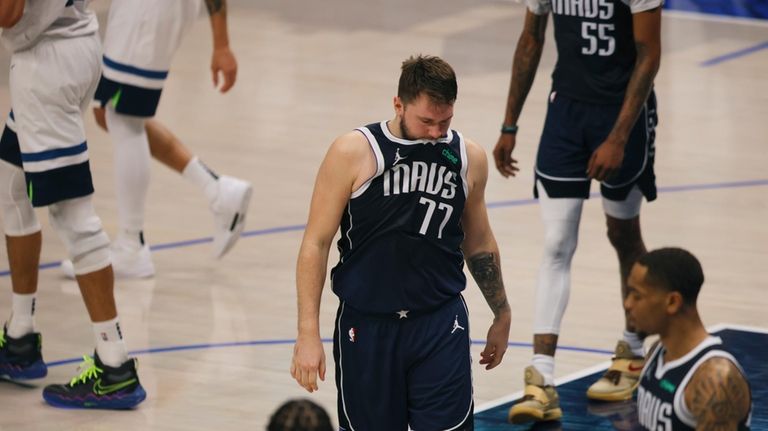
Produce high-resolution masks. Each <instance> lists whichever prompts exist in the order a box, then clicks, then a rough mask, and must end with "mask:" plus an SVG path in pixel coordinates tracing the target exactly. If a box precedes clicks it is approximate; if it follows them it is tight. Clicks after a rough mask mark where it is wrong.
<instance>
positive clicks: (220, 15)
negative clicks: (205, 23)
mask: <svg viewBox="0 0 768 431" xmlns="http://www.w3.org/2000/svg"><path fill="white" fill-rule="evenodd" d="M205 6H206V8H208V15H210V17H211V31H212V33H213V55H212V56H211V73H212V74H213V86H214V87H217V88H219V76H221V79H222V84H221V88H219V91H221V92H222V93H226V92H227V91H229V89H230V88H232V86H233V85H235V80H236V79H237V60H236V59H235V55H234V54H233V53H232V51H231V50H230V49H229V31H228V30H227V0H205Z"/></svg>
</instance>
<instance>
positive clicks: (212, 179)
mask: <svg viewBox="0 0 768 431" xmlns="http://www.w3.org/2000/svg"><path fill="white" fill-rule="evenodd" d="M181 175H182V176H183V177H184V178H186V179H187V180H188V181H189V182H191V183H192V184H194V185H196V186H197V187H198V188H199V189H200V190H202V191H203V193H204V194H205V197H206V198H208V200H212V199H213V197H214V196H213V194H214V193H215V192H216V188H215V187H214V185H215V184H216V180H218V179H219V177H218V176H216V174H215V173H213V171H211V170H210V169H209V168H208V166H206V165H205V164H204V163H203V162H201V161H200V159H198V158H197V157H193V158H192V160H190V161H189V163H187V166H185V167H184V170H183V171H182V173H181Z"/></svg>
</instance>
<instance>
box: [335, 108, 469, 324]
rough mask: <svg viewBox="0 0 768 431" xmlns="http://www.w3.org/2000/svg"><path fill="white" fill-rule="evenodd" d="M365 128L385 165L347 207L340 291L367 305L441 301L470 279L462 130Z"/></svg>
mask: <svg viewBox="0 0 768 431" xmlns="http://www.w3.org/2000/svg"><path fill="white" fill-rule="evenodd" d="M357 130H358V131H359V132H360V133H362V134H363V135H365V137H366V138H367V140H368V142H369V144H370V145H371V149H372V151H373V153H374V154H375V156H376V164H377V169H376V173H375V174H374V176H373V177H372V178H371V179H369V180H368V181H367V182H366V183H365V184H363V185H362V186H361V187H360V188H359V189H358V190H356V191H355V192H354V193H352V196H351V197H350V199H349V202H348V204H347V207H346V208H345V210H344V215H343V217H342V220H341V238H340V239H339V242H338V248H339V252H340V260H339V263H338V264H337V265H336V267H334V268H333V270H332V271H331V282H332V286H333V291H334V292H335V293H336V295H338V296H339V298H340V299H341V300H343V301H344V302H346V303H348V304H349V305H351V306H352V307H354V308H355V309H357V310H360V311H363V312H369V313H394V312H396V311H399V310H429V309H432V308H435V307H437V306H439V305H441V304H442V303H444V302H446V301H447V300H448V299H450V298H452V297H455V296H456V295H458V294H459V292H461V291H462V290H464V287H465V285H466V277H465V276H464V272H463V267H464V254H463V253H462V250H461V243H462V241H463V240H464V232H463V230H462V228H461V215H462V213H463V212H464V203H465V200H466V196H467V192H468V189H467V181H466V178H467V176H466V173H467V152H466V148H465V144H464V140H463V138H462V136H461V134H459V133H458V132H456V131H454V130H449V131H448V134H447V136H446V137H445V138H442V139H440V140H438V141H437V142H428V141H409V140H406V139H400V138H397V137H395V136H394V135H392V133H391V132H390V131H389V129H388V128H387V123H386V122H382V123H375V124H369V125H368V126H365V127H361V128H359V129H357Z"/></svg>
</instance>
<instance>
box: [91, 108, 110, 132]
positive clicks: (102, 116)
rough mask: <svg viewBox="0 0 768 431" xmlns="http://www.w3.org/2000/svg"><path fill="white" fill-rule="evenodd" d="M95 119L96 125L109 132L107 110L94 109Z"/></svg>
mask: <svg viewBox="0 0 768 431" xmlns="http://www.w3.org/2000/svg"><path fill="white" fill-rule="evenodd" d="M93 118H94V119H96V124H98V125H99V127H101V128H102V129H104V130H107V110H106V109H105V108H102V107H100V106H94V107H93Z"/></svg>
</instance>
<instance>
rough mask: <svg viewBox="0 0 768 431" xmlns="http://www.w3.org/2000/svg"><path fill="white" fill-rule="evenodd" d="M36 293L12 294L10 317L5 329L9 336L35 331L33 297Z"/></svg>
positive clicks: (15, 336) (18, 336)
mask: <svg viewBox="0 0 768 431" xmlns="http://www.w3.org/2000/svg"><path fill="white" fill-rule="evenodd" d="M36 296H37V294H36V293H30V294H26V295H22V294H19V293H14V294H13V299H12V300H11V301H12V306H11V310H12V311H11V318H10V319H9V320H8V327H7V328H6V331H7V333H8V336H9V337H13V338H21V337H23V336H25V335H27V334H29V333H32V332H35V297H36Z"/></svg>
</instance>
